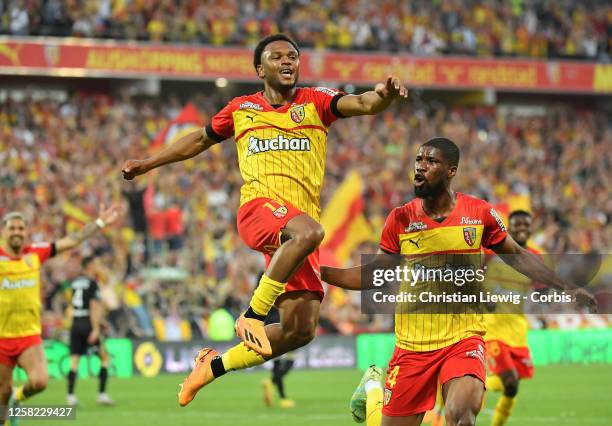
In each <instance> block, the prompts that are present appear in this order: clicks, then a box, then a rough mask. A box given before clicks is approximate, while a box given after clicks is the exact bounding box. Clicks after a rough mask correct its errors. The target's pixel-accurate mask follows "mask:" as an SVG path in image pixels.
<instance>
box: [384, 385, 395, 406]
mask: <svg viewBox="0 0 612 426" xmlns="http://www.w3.org/2000/svg"><path fill="white" fill-rule="evenodd" d="M391 395H393V391H392V390H391V389H387V388H385V396H384V399H383V405H387V404H389V401H391Z"/></svg>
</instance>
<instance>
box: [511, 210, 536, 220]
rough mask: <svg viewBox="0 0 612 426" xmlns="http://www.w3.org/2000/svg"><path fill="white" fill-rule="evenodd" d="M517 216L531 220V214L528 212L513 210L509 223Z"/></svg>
mask: <svg viewBox="0 0 612 426" xmlns="http://www.w3.org/2000/svg"><path fill="white" fill-rule="evenodd" d="M517 216H527V217H528V218H531V213H529V212H528V211H527V210H513V211H512V212H510V214H509V215H508V222H510V221H511V220H512V218H515V217H517Z"/></svg>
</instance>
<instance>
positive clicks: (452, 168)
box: [448, 166, 457, 179]
mask: <svg viewBox="0 0 612 426" xmlns="http://www.w3.org/2000/svg"><path fill="white" fill-rule="evenodd" d="M456 174H457V166H450V167H449V168H448V178H449V179H450V178H454V177H455V175H456Z"/></svg>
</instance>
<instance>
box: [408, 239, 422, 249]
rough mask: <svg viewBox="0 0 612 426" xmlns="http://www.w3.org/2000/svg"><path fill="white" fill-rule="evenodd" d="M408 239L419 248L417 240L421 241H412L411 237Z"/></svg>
mask: <svg viewBox="0 0 612 426" xmlns="http://www.w3.org/2000/svg"><path fill="white" fill-rule="evenodd" d="M408 241H410V242H411V243H412V244H414V245H415V246H416V248H421V247H419V241H421V240H416V241H414V240H413V239H412V238H408Z"/></svg>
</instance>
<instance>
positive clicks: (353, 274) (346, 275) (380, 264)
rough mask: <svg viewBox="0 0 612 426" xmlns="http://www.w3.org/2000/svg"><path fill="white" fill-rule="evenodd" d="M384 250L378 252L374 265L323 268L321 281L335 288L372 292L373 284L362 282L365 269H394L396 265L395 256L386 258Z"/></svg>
mask: <svg viewBox="0 0 612 426" xmlns="http://www.w3.org/2000/svg"><path fill="white" fill-rule="evenodd" d="M386 254H389V253H385V252H384V251H382V250H380V249H379V250H378V253H377V256H376V258H375V259H374V263H373V264H367V265H359V266H353V267H352V268H334V267H331V266H321V280H322V281H325V282H326V283H328V284H330V285H333V286H335V287H340V288H343V289H345V290H356V291H361V290H370V289H373V288H375V286H374V284H373V282H363V283H362V282H361V277H362V273H363V272H364V268H368V269H369V270H372V269H379V268H383V269H384V268H392V267H393V266H395V265H396V262H397V258H396V257H394V256H386Z"/></svg>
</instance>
